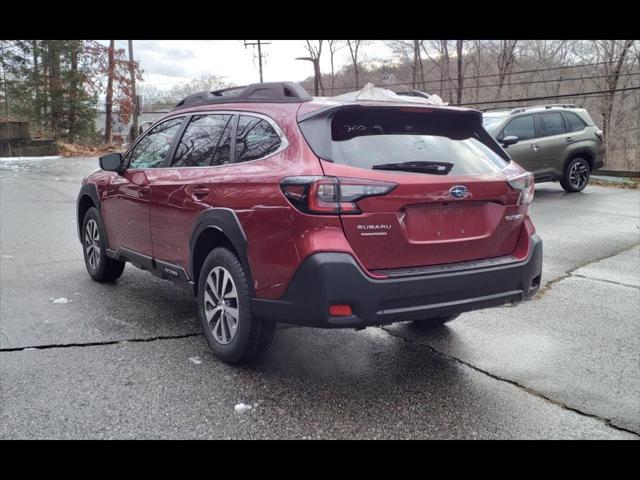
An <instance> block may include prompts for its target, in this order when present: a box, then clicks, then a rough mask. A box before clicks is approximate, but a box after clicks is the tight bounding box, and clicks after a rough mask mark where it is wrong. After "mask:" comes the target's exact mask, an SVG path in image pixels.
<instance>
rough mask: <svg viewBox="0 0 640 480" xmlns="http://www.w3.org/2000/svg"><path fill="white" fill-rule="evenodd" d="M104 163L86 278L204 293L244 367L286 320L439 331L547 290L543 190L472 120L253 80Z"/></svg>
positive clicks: (92, 197) (84, 225)
mask: <svg viewBox="0 0 640 480" xmlns="http://www.w3.org/2000/svg"><path fill="white" fill-rule="evenodd" d="M100 167H101V170H98V171H96V172H94V173H92V174H91V175H89V176H88V177H87V178H86V179H85V180H84V182H83V186H82V189H81V191H80V194H79V197H78V209H77V212H78V226H79V230H78V233H79V236H80V240H81V242H82V244H83V247H84V258H85V263H86V267H87V270H88V272H89V274H90V275H91V277H93V279H95V280H97V281H113V280H115V279H117V278H118V277H119V276H120V275H121V274H122V270H123V268H124V265H125V262H130V263H132V264H134V265H136V266H137V267H139V268H142V269H144V270H148V271H150V272H151V273H153V274H155V275H157V276H159V277H161V278H165V279H167V280H172V281H174V282H175V283H177V284H179V285H182V286H185V287H187V288H189V289H191V290H192V291H193V292H194V293H195V295H196V297H197V302H198V310H199V316H200V319H201V321H202V325H203V330H204V333H205V336H206V338H207V341H208V342H209V345H210V346H211V348H212V349H213V351H214V352H215V353H216V354H217V355H218V357H220V358H221V359H222V360H224V361H226V362H229V363H235V362H241V361H247V360H249V359H251V358H254V357H256V356H258V355H260V354H261V353H262V352H264V351H265V350H266V348H267V347H268V345H269V343H270V341H271V339H272V337H273V332H274V326H275V322H286V323H293V324H298V325H306V326H314V327H326V328H334V327H350V328H356V329H358V328H363V327H366V326H371V325H382V324H388V323H392V322H398V321H420V322H428V323H431V324H439V323H443V322H446V321H448V320H451V319H453V318H455V317H456V316H457V315H459V314H460V313H461V312H464V311H469V310H475V309H480V308H487V307H493V306H498V305H503V304H505V303H513V302H519V301H522V300H526V299H528V298H530V297H531V296H533V295H534V294H535V293H536V291H537V290H538V287H539V285H540V272H541V267H542V243H541V240H540V238H539V237H538V236H537V235H536V234H535V233H534V232H535V229H534V226H533V224H532V223H531V220H530V218H529V204H530V203H531V200H532V198H533V189H534V184H533V177H532V175H531V174H530V173H527V172H525V171H524V170H523V169H522V168H520V167H519V166H518V165H516V164H514V163H513V162H511V161H510V159H509V156H508V155H507V154H506V153H505V152H504V150H502V148H501V147H500V146H499V145H498V144H497V143H496V141H495V140H494V139H493V138H492V137H491V135H489V134H488V133H487V132H486V131H485V130H484V128H483V127H482V115H481V113H480V112H478V111H475V110H469V109H462V108H450V107H438V106H434V105H429V104H424V103H414V102H412V101H411V100H410V99H407V101H404V102H393V101H392V102H387V101H335V100H332V99H317V98H311V97H310V96H309V95H308V94H307V93H306V92H305V91H304V89H302V88H301V87H300V86H298V85H296V84H293V83H263V84H256V85H250V86H248V87H244V88H240V89H233V90H229V89H228V90H223V91H216V92H205V93H201V94H195V95H191V96H189V97H187V98H185V99H184V100H183V101H182V102H180V103H179V104H178V105H177V107H176V108H174V109H173V110H172V111H171V112H170V113H168V114H167V115H165V116H164V117H163V118H161V119H160V120H158V121H157V122H156V123H155V124H154V125H153V126H152V127H151V128H150V129H148V130H147V131H146V132H145V133H144V134H143V135H142V136H141V137H140V138H138V140H137V141H136V142H135V143H134V144H133V145H131V147H130V148H129V149H128V151H127V152H126V153H125V154H124V155H121V154H119V153H113V154H109V155H105V156H103V157H101V158H100Z"/></svg>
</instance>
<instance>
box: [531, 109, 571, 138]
mask: <svg viewBox="0 0 640 480" xmlns="http://www.w3.org/2000/svg"><path fill="white" fill-rule="evenodd" d="M538 122H539V123H538V124H539V125H540V136H541V137H549V136H551V135H561V134H563V133H566V132H567V130H566V128H565V126H564V119H563V118H562V114H561V113H560V112H550V113H539V114H538Z"/></svg>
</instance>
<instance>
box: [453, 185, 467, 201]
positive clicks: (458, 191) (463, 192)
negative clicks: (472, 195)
mask: <svg viewBox="0 0 640 480" xmlns="http://www.w3.org/2000/svg"><path fill="white" fill-rule="evenodd" d="M449 194H450V195H451V196H452V197H454V198H464V197H466V196H467V195H469V189H468V188H467V187H465V186H464V185H456V186H455V187H451V188H450V189H449Z"/></svg>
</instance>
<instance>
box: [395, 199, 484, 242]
mask: <svg viewBox="0 0 640 480" xmlns="http://www.w3.org/2000/svg"><path fill="white" fill-rule="evenodd" d="M403 213H404V219H403V222H404V225H405V228H406V232H407V236H408V239H409V240H410V241H412V242H447V241H456V240H468V239H472V238H478V237H484V236H486V235H488V233H489V223H490V222H489V221H488V218H487V204H486V202H446V203H436V204H429V205H410V206H407V207H405V209H404V212H403Z"/></svg>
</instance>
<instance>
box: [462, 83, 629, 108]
mask: <svg viewBox="0 0 640 480" xmlns="http://www.w3.org/2000/svg"><path fill="white" fill-rule="evenodd" d="M632 90H640V86H637V87H628V88H617V89H613V90H595V91H591V92H582V93H565V94H562V95H546V96H544V97H529V98H509V99H507V100H493V101H487V102H469V103H460V104H458V106H461V107H462V106H467V105H490V104H494V103H512V102H529V101H534V100H549V99H552V98H568V97H575V98H579V97H588V96H591V95H597V94H601V93H618V92H628V91H632Z"/></svg>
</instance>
